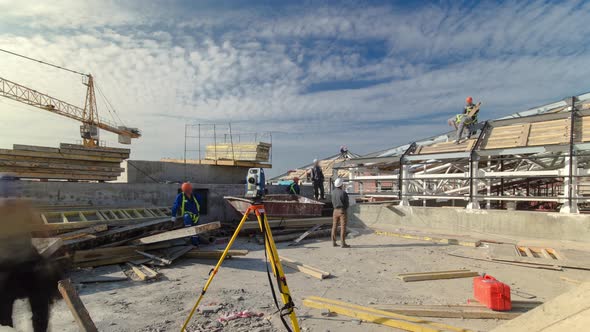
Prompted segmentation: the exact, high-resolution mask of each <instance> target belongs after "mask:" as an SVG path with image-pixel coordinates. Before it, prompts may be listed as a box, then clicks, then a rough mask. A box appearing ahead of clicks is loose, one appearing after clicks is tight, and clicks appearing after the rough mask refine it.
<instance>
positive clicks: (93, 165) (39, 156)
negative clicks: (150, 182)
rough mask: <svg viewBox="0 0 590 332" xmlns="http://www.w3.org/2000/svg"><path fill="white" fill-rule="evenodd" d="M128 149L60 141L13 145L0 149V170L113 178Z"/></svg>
mask: <svg viewBox="0 0 590 332" xmlns="http://www.w3.org/2000/svg"><path fill="white" fill-rule="evenodd" d="M130 151H131V150H129V149H120V148H107V147H96V148H87V147H84V146H82V145H75V144H64V143H62V144H60V147H59V148H50V147H42V146H30V145H18V144H15V145H13V149H12V150H10V149H0V172H4V173H9V174H11V175H14V176H16V177H19V178H31V179H48V180H83V181H112V180H116V179H117V177H118V176H119V175H121V172H122V171H123V168H121V162H122V161H123V160H125V159H127V158H129V153H130Z"/></svg>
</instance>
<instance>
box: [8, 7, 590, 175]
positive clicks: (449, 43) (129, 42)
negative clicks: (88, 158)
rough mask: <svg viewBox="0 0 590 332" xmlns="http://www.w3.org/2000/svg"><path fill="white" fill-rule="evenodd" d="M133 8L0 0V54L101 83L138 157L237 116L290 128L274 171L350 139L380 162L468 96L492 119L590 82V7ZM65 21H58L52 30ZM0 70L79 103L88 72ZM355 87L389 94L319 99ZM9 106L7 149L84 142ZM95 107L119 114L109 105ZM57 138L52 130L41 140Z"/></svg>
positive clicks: (248, 123)
mask: <svg viewBox="0 0 590 332" xmlns="http://www.w3.org/2000/svg"><path fill="white" fill-rule="evenodd" d="M137 6H141V3H119V2H115V1H111V2H105V3H103V2H72V4H71V3H70V2H58V3H57V4H56V6H55V7H51V8H50V7H48V6H47V5H43V4H41V5H37V4H36V3H33V2H27V1H25V2H23V3H22V4H21V5H18V6H9V4H8V3H7V2H6V1H2V0H0V12H2V14H0V19H2V20H6V21H9V22H20V23H18V24H20V25H21V26H23V27H26V28H27V29H25V30H23V31H20V30H18V29H16V30H11V31H7V32H0V48H5V49H9V50H12V51H15V52H18V53H23V54H26V55H29V56H31V57H35V58H39V59H41V60H44V61H48V62H52V63H56V64H58V65H62V66H65V67H68V68H72V69H76V70H79V71H82V72H90V73H93V74H94V75H95V77H96V80H97V82H98V85H99V86H100V87H101V89H102V91H103V92H104V94H105V95H106V96H107V97H108V98H109V100H110V101H111V103H112V104H113V105H114V106H115V108H116V109H117V111H118V113H119V114H120V116H121V118H123V119H124V120H125V122H126V124H128V125H132V126H137V127H140V128H141V129H143V132H144V137H143V138H141V139H140V140H138V141H137V143H135V144H134V155H133V157H134V158H145V159H159V158H160V157H164V156H167V157H179V156H181V155H182V149H183V130H184V128H183V125H184V123H185V122H187V121H196V122H202V123H211V122H227V121H232V122H235V123H236V124H237V128H239V129H241V130H244V131H249V132H250V131H253V130H261V131H266V130H273V131H279V132H286V133H288V134H286V135H284V138H281V135H280V134H277V137H276V141H275V143H276V145H275V157H278V156H281V157H283V158H281V159H280V160H277V159H275V163H277V164H278V165H279V168H288V167H292V166H293V163H294V162H296V161H299V160H300V159H305V160H307V159H309V158H310V156H322V155H323V154H332V151H336V150H337V148H338V147H339V146H340V145H341V144H347V145H348V146H349V147H350V148H351V150H353V151H354V148H355V147H356V151H359V152H371V151H372V150H379V149H382V148H386V147H388V146H392V145H395V144H398V143H400V144H403V143H407V142H409V141H412V140H415V139H418V138H420V137H424V136H430V135H432V134H435V133H438V132H443V131H446V130H447V128H446V124H445V121H444V119H445V118H446V117H448V116H450V115H451V114H452V113H453V112H455V111H458V110H459V109H460V108H461V106H462V101H463V99H464V98H465V96H466V95H473V96H474V97H475V98H476V99H477V100H479V99H481V100H482V101H483V102H484V106H485V108H484V109H483V112H482V118H492V117H496V116H500V115H505V114H508V113H511V112H514V111H518V110H523V109H525V108H527V107H528V106H533V105H538V104H541V103H543V102H547V101H551V100H554V99H560V98H561V97H563V96H566V95H570V94H576V93H580V92H584V91H585V90H586V89H587V88H588V86H590V84H589V83H590V79H588V77H590V75H589V74H590V69H589V67H588V66H587V64H588V63H590V51H588V50H586V47H585V46H583V45H584V42H585V40H587V39H588V37H590V36H589V34H590V27H589V26H588V25H586V24H585V22H586V21H587V19H589V18H590V5H589V4H588V3H584V2H566V3H562V4H560V5H553V4H550V3H545V2H532V3H530V4H524V5H523V4H521V3H520V2H514V3H507V4H504V5H493V4H489V3H485V4H481V5H477V6H475V7H474V8H471V9H466V8H454V7H451V8H440V7H438V6H426V7H422V8H418V9H412V10H410V9H404V8H396V7H388V6H385V7H379V8H375V7H369V6H366V7H356V8H348V7H342V8H335V7H322V8H310V7H299V6H294V7H289V8H288V10H283V11H278V12H277V13H274V14H273V15H268V13H265V12H258V11H256V10H255V9H252V10H248V9H243V8H242V9H235V10H230V11H222V10H212V9H209V10H198V11H192V12H191V10H189V9H186V10H184V11H183V9H182V8H174V6H173V5H171V4H168V5H167V6H164V7H162V6H159V5H150V6H149V7H148V8H143V10H141V11H139V10H135V9H137V8H138V7H137ZM9 7H11V8H9ZM2 9H6V11H4V12H3V11H2ZM56 11H60V12H61V13H62V15H60V17H56V18H55V19H54V20H51V19H49V18H52V17H53V16H54V14H55V13H56ZM181 12H182V13H181ZM156 13H161V16H160V15H156ZM180 13H181V14H180ZM212 13H213V14H212ZM91 14H95V15H91ZM174 15H177V16H174ZM90 16H92V17H90ZM171 16H174V19H173V20H169V18H170V17H171ZM86 20H87V21H88V22H87V24H84V22H85V21H86ZM166 20H169V21H168V22H165V21H166ZM0 24H1V23H0ZM0 62H1V63H2V72H1V73H0V76H2V77H5V78H7V79H11V80H13V81H16V82H18V83H21V84H24V85H27V86H30V87H32V88H34V89H36V90H39V91H42V92H47V93H49V94H50V95H53V96H56V97H59V98H61V99H65V100H66V101H69V102H71V103H74V104H77V105H82V104H83V100H84V95H85V90H84V86H83V85H82V84H80V83H81V79H80V78H79V77H77V76H76V75H73V74H70V73H64V72H61V71H59V70H56V69H52V68H49V67H44V66H40V65H37V64H33V63H31V62H27V61H25V60H22V59H19V58H15V57H13V56H9V55H5V54H2V53H0ZM357 80H361V81H375V82H376V83H379V82H381V83H380V84H375V85H369V86H365V87H361V88H355V89H344V88H342V86H341V87H338V88H335V89H334V90H330V91H319V92H313V90H312V92H311V93H310V87H313V86H314V85H318V84H319V85H320V86H321V84H322V83H326V84H329V83H330V82H334V81H357ZM344 86H346V85H344ZM0 107H2V108H3V109H4V110H3V111H4V112H6V114H10V118H4V117H3V119H6V121H3V123H2V127H1V128H0V129H2V134H0V145H3V146H10V145H11V144H12V143H24V144H41V145H57V144H58V143H59V142H60V141H64V140H68V141H75V140H76V139H77V126H76V124H75V123H74V122H71V121H69V120H63V119H60V118H57V117H56V116H53V115H51V114H44V115H43V116H42V117H39V116H38V115H39V112H41V113H43V111H38V112H35V111H25V112H23V107H24V108H25V109H26V108H27V106H16V105H15V104H14V103H0ZM99 107H100V111H101V115H102V116H104V117H107V118H109V117H110V115H109V113H108V112H107V111H106V109H105V108H104V103H103V101H102V100H100V98H99ZM396 121H399V123H396ZM8 122H10V123H12V122H14V123H15V125H16V126H18V125H21V124H22V123H27V124H29V126H30V128H31V131H32V132H35V133H43V135H40V134H39V135H40V136H39V135H28V134H27V133H25V132H23V131H19V130H16V129H10V128H11V127H10V125H6V123H8ZM380 123H382V124H380ZM16 126H15V127H16ZM46 127H51V129H52V132H55V134H53V135H45V132H46V130H45V131H44V128H46ZM239 129H237V130H239ZM62 133H63V134H62ZM107 135H108V134H105V138H106V137H110V138H109V141H113V140H114V136H107ZM41 136H42V137H41ZM281 147H283V148H286V149H288V150H287V152H285V151H279V149H281ZM328 152H329V153H328ZM297 164H299V163H298V162H297V163H296V165H297Z"/></svg>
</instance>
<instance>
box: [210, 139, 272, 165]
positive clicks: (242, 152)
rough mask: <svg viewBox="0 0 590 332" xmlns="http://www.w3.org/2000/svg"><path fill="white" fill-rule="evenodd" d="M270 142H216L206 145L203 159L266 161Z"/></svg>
mask: <svg viewBox="0 0 590 332" xmlns="http://www.w3.org/2000/svg"><path fill="white" fill-rule="evenodd" d="M271 147H272V145H271V144H270V143H264V142H257V143H217V144H210V145H207V148H206V153H205V159H209V160H240V161H257V162H268V161H269V160H270V149H271Z"/></svg>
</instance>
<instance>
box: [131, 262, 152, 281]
mask: <svg viewBox="0 0 590 332" xmlns="http://www.w3.org/2000/svg"><path fill="white" fill-rule="evenodd" d="M127 266H129V268H131V270H132V271H133V273H135V275H136V276H137V277H138V278H139V280H141V281H146V280H148V276H147V274H145V273H144V272H143V271H142V270H141V269H140V268H138V267H136V266H135V265H133V264H131V263H127Z"/></svg>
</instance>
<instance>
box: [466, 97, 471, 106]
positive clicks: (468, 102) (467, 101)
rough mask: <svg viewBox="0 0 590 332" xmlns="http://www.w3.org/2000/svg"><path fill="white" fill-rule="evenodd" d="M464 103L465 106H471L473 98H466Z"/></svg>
mask: <svg viewBox="0 0 590 332" xmlns="http://www.w3.org/2000/svg"><path fill="white" fill-rule="evenodd" d="M465 102H466V103H467V104H471V103H473V98H471V97H467V98H465Z"/></svg>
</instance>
